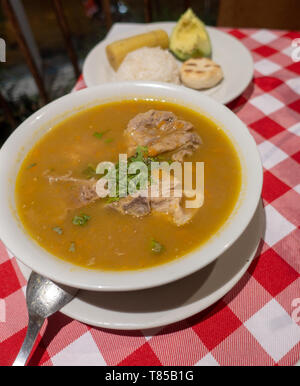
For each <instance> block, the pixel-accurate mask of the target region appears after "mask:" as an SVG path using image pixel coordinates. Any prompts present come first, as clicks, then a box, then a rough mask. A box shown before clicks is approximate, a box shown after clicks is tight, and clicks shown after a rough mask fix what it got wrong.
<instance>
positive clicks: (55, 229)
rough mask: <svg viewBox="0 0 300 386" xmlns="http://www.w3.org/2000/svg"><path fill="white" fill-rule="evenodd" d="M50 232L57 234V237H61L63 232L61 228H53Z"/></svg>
mask: <svg viewBox="0 0 300 386" xmlns="http://www.w3.org/2000/svg"><path fill="white" fill-rule="evenodd" d="M52 230H53V231H54V232H56V233H58V234H59V235H62V234H63V230H62V228H61V227H54V228H52Z"/></svg>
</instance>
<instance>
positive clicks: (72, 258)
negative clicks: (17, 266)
mask: <svg viewBox="0 0 300 386" xmlns="http://www.w3.org/2000/svg"><path fill="white" fill-rule="evenodd" d="M166 113H168V114H169V115H168V114H166ZM138 114H140V115H138ZM136 116H138V117H137V118H135V117H136ZM147 119H148V121H147ZM149 119H152V120H153V119H157V121H156V123H153V122H152V121H150V124H149ZM129 122H130V124H129ZM147 122H148V123H147ZM143 125H144V126H143ZM147 125H148V126H147ZM155 125H156V126H155ZM172 125H175V126H174V127H176V130H175V129H174V127H173V126H172ZM154 126H155V127H154ZM145 127H146V129H145ZM170 128H171V129H170ZM148 130H150V131H151V130H152V134H153V135H156V137H155V138H156V140H155V141H156V142H155V141H154V142H153V141H152V142H151V141H150V142H149V138H148V137H147V136H148V135H149V133H150V131H148ZM163 130H165V131H164V133H163V135H164V136H165V135H166V134H165V133H166V132H167V133H170V134H168V137H164V136H163V135H161V134H159V133H162V132H163ZM168 130H169V131H168ZM174 130H175V131H174ZM183 136H184V137H183ZM183 138H184V141H186V142H184V141H183ZM147 141H148V142H147ZM160 141H162V142H164V143H163V145H164V146H165V147H163V146H161V145H162V143H161V142H160ZM174 141H175V142H176V141H178V143H177V144H175V145H174ZM180 141H181V142H180ZM188 141H190V142H188ZM146 142H147V143H149V144H150V145H149V146H148V147H147V146H139V145H140V144H142V145H144V144H145V143H146ZM151 143H152V145H151ZM170 143H171V147H170ZM135 146H136V148H137V150H138V157H141V156H142V157H144V159H148V158H147V157H150V155H151V157H157V158H155V159H160V160H161V158H159V157H163V159H165V160H174V159H177V160H179V161H182V160H183V161H190V162H191V161H193V162H196V161H199V162H204V163H205V166H204V170H205V194H204V204H203V206H202V207H200V208H199V209H197V210H195V211H194V212H192V214H190V212H189V213H188V215H186V212H184V210H183V209H182V208H181V206H179V207H178V206H177V207H176V205H173V203H172V205H173V206H172V208H175V207H176V208H177V209H178V210H179V212H178V211H177V212H176V211H175V210H174V211H173V212H172V211H171V210H169V209H170V208H171V206H170V203H167V204H168V205H169V206H168V208H167V209H165V206H166V202H163V203H161V202H150V201H149V202H148V203H145V202H143V203H141V202H140V203H138V204H141V205H142V206H137V205H135V204H136V203H135V202H134V203H133V204H134V205H131V204H132V203H129V204H130V205H131V206H130V205H129V206H128V205H127V204H126V205H127V206H126V208H127V209H128V208H130V210H128V211H126V210H125V209H124V208H125V205H123V203H126V202H125V201H122V200H126V199H128V197H127V198H125V199H120V200H118V201H117V200H116V201H115V202H111V203H108V201H107V199H100V198H98V196H95V195H93V191H92V190H93V188H94V184H95V181H96V177H97V176H96V175H95V166H96V165H98V163H99V162H101V161H111V162H114V163H117V162H118V159H119V154H126V153H129V156H131V157H132V159H135V157H137V156H136V155H135V151H134V149H135ZM172 146H173V147H172ZM176 146H177V147H176ZM141 149H142V150H141ZM158 149H160V150H163V152H162V154H161V153H160V150H158ZM164 150H165V151H164ZM150 153H151V154H150ZM138 157H137V158H138ZM240 188H241V166H240V161H239V158H238V155H237V153H236V151H235V149H234V147H233V145H232V144H231V142H230V140H229V139H228V137H227V136H226V134H225V133H224V132H223V131H222V130H221V129H219V128H218V127H217V126H216V124H215V123H213V122H212V121H210V120H209V119H207V118H206V117H204V116H202V115H200V114H198V113H196V112H194V111H192V110H190V109H188V108H185V107H181V106H179V105H175V104H172V103H168V102H162V101H149V100H132V101H122V102H114V103H109V104H105V105H101V106H97V107H94V108H91V109H89V110H85V111H83V112H80V113H77V114H75V115H73V116H71V117H70V118H68V119H66V120H65V121H63V122H62V123H60V124H58V125H57V126H56V127H54V128H52V129H51V130H50V131H49V132H48V133H47V134H46V135H45V136H44V137H43V138H42V139H41V140H40V141H39V142H38V143H37V144H36V145H35V146H34V147H33V149H32V150H31V151H30V152H29V154H28V155H27V157H26V159H25V160H24V162H23V164H22V167H21V169H20V171H19V175H18V178H17V184H16V199H17V209H18V213H19V216H20V218H21V221H22V223H23V224H24V226H25V228H26V230H27V231H28V232H29V234H30V235H31V237H32V238H34V239H35V240H36V241H37V242H38V243H39V244H40V245H41V246H42V247H43V248H45V249H46V250H47V251H49V252H50V253H52V254H53V255H55V256H57V257H59V258H61V259H63V260H67V261H69V262H72V263H73V264H76V265H79V266H83V267H88V268H90V269H102V270H135V269H142V268H146V267H151V266H155V265H159V264H163V263H166V262H168V261H170V260H173V259H176V258H178V257H181V256H183V255H185V254H186V253H188V252H190V251H191V250H193V249H195V248H196V247H199V246H200V245H201V244H203V243H204V242H206V241H207V240H208V239H209V238H210V237H211V236H212V235H213V234H214V233H215V232H216V231H217V230H218V229H219V228H220V227H221V226H222V225H223V224H224V223H225V221H226V220H227V219H228V217H229V215H230V214H231V212H232V210H233V208H234V206H235V204H236V201H237V198H238V195H239V192H240ZM91 192H92V193H91ZM129 201H130V198H129ZM180 205H182V203H181V204H180ZM177 209H176V210H177ZM172 210H173V209H172ZM134 211H138V212H137V213H135V212H134ZM137 214H139V215H137ZM178 214H179V215H178Z"/></svg>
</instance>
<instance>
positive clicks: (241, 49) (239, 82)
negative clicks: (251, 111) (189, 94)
mask: <svg viewBox="0 0 300 386" xmlns="http://www.w3.org/2000/svg"><path fill="white" fill-rule="evenodd" d="M174 26H175V23H172V22H165V23H151V24H129V25H128V26H127V28H126V32H123V33H122V34H116V33H113V34H112V35H111V36H109V37H108V38H106V39H104V40H102V41H101V42H100V43H99V44H98V45H97V46H96V47H95V48H94V49H93V50H92V51H91V52H90V53H89V55H88V56H87V58H86V60H85V62H84V65H83V77H84V80H85V83H86V85H87V86H88V87H92V86H97V85H100V84H104V83H110V82H112V81H113V77H114V70H113V69H112V67H111V66H110V64H109V62H108V60H107V57H106V52H105V47H106V46H107V45H108V44H110V43H112V42H114V41H116V40H120V39H124V38H127V37H130V36H133V35H136V34H140V33H144V32H148V31H151V30H155V29H163V30H165V31H166V32H167V33H168V34H169V35H170V34H171V32H172V30H173V28H174ZM207 30H208V33H209V36H210V39H211V43H212V48H213V57H212V59H213V60H214V61H215V62H216V63H218V64H220V65H221V66H222V69H223V72H224V80H223V81H222V82H221V83H220V84H219V85H217V86H216V87H213V88H211V89H209V90H205V91H199V93H203V94H206V95H209V96H211V97H212V98H214V99H215V100H217V101H218V102H221V103H223V104H227V103H229V102H231V101H232V100H234V99H235V98H237V97H238V96H239V95H240V94H242V92H243V91H244V90H245V89H246V88H247V86H248V85H249V83H250V82H251V80H252V78H253V74H254V65H253V59H252V56H251V54H250V52H249V51H248V49H247V48H246V47H245V46H244V45H243V44H242V43H241V42H240V41H238V40H237V39H236V38H234V37H233V36H231V35H228V34H227V33H224V32H221V31H219V30H218V29H216V28H213V27H207ZM181 64H182V62H180V61H178V65H179V66H180V65H181Z"/></svg>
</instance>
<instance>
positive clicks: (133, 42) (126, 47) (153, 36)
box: [106, 30, 169, 71]
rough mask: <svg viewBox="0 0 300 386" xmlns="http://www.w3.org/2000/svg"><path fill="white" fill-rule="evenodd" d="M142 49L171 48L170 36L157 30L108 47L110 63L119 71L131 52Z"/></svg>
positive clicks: (119, 41)
mask: <svg viewBox="0 0 300 386" xmlns="http://www.w3.org/2000/svg"><path fill="white" fill-rule="evenodd" d="M142 47H161V48H163V49H166V48H168V47H169V36H168V34H167V33H166V32H165V31H163V30H155V31H151V32H148V33H145V34H140V35H135V36H132V37H130V38H127V39H122V40H118V41H116V42H114V43H111V44H109V45H108V46H107V47H106V54H107V58H108V61H109V63H110V65H111V66H112V68H113V69H114V70H115V71H117V70H118V68H119V66H120V64H121V63H122V62H123V60H124V59H125V57H126V55H127V54H128V53H129V52H132V51H135V50H137V49H139V48H142Z"/></svg>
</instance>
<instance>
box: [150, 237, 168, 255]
mask: <svg viewBox="0 0 300 386" xmlns="http://www.w3.org/2000/svg"><path fill="white" fill-rule="evenodd" d="M164 249H165V248H164V246H163V245H162V244H160V243H159V242H158V241H156V240H154V239H152V240H151V251H152V252H153V253H156V254H159V253H162V252H163V251H164Z"/></svg>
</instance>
